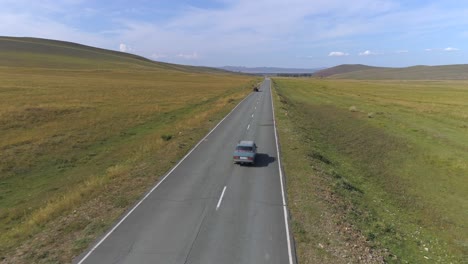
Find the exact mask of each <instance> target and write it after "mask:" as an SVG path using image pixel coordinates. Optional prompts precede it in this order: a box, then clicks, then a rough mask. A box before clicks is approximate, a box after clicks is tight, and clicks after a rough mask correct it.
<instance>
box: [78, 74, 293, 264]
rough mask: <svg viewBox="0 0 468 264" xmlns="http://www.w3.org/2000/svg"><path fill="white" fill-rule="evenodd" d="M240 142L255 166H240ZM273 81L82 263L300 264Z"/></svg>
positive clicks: (81, 258) (80, 260)
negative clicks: (246, 144)
mask: <svg viewBox="0 0 468 264" xmlns="http://www.w3.org/2000/svg"><path fill="white" fill-rule="evenodd" d="M240 140H255V142H256V144H257V145H258V153H259V154H258V156H257V158H258V159H257V162H256V165H254V166H240V165H238V164H233V162H232V153H233V150H234V147H235V145H236V144H237V142H238V141H240ZM277 153H278V152H277V140H276V135H275V124H274V120H273V110H272V102H271V91H270V80H269V79H266V80H265V81H264V82H263V83H262V85H261V87H260V92H257V93H252V94H251V95H249V96H248V97H247V98H246V99H245V100H244V101H242V102H241V103H240V104H239V105H238V106H237V107H236V108H235V109H234V110H233V111H232V112H231V113H230V114H229V115H228V116H227V117H226V118H225V119H224V120H223V121H222V122H220V123H219V124H218V126H217V127H216V128H215V129H214V130H212V131H211V132H210V134H208V135H207V137H205V138H204V139H203V140H202V141H200V143H199V144H198V145H197V146H196V147H195V148H194V149H193V150H192V151H191V152H190V153H189V154H188V155H187V156H186V157H185V158H184V159H183V160H182V161H181V162H180V163H179V164H178V165H176V166H175V167H174V168H173V170H171V171H170V172H169V173H168V174H167V175H166V177H165V178H163V180H162V181H160V182H159V183H158V185H156V186H155V187H154V188H153V189H152V190H151V191H150V192H149V193H148V194H147V195H146V196H145V198H143V200H142V201H140V203H138V204H137V205H136V206H135V207H134V208H133V209H131V210H130V211H129V213H128V214H126V215H125V216H124V217H123V218H122V219H121V220H120V221H119V222H118V223H116V224H115V225H114V227H113V228H112V229H111V230H110V231H108V233H107V234H106V235H105V236H104V237H103V238H101V239H99V240H98V241H96V242H95V244H94V245H93V247H92V248H90V249H89V250H88V251H87V252H85V253H83V254H82V255H81V256H79V257H78V258H77V259H75V261H74V262H75V263H80V264H81V263H99V264H103V263H139V264H144V263H161V264H171V263H177V264H179V263H187V264H210V263H246V264H247V263H249V264H251V263H278V264H284V263H290V264H292V263H295V262H296V260H295V256H294V248H293V245H292V243H291V239H290V237H289V236H290V232H289V228H288V222H287V221H288V218H287V210H286V204H285V198H284V193H283V176H282V174H281V173H280V170H279V166H278V165H279V161H280V160H278V154H277Z"/></svg>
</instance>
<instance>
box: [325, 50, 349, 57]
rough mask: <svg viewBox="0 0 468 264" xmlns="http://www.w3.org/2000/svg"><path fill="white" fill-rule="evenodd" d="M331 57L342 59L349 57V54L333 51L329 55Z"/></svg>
mask: <svg viewBox="0 0 468 264" xmlns="http://www.w3.org/2000/svg"><path fill="white" fill-rule="evenodd" d="M328 56H330V57H342V56H349V53H346V52H342V51H332V52H330V53H329V54H328Z"/></svg>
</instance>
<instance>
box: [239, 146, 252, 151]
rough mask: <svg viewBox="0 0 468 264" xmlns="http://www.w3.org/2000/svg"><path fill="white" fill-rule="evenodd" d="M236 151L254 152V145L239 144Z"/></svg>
mask: <svg viewBox="0 0 468 264" xmlns="http://www.w3.org/2000/svg"><path fill="white" fill-rule="evenodd" d="M236 151H239V152H252V151H253V150H252V147H246V146H237V147H236Z"/></svg>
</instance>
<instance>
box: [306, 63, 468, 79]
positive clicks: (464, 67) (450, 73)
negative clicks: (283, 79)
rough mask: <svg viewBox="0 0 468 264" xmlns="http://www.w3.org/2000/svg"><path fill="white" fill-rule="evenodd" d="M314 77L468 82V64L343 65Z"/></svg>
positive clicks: (318, 72)
mask: <svg viewBox="0 0 468 264" xmlns="http://www.w3.org/2000/svg"><path fill="white" fill-rule="evenodd" d="M313 76H314V77H320V78H333V79H358V80H468V64H456V65H440V66H424V65H417V66H411V67H404V68H390V67H374V66H367V65H362V64H343V65H338V66H335V67H331V68H328V69H324V70H320V71H317V72H315V73H314V74H313Z"/></svg>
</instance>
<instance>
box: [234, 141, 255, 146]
mask: <svg viewBox="0 0 468 264" xmlns="http://www.w3.org/2000/svg"><path fill="white" fill-rule="evenodd" d="M253 145H255V142H253V141H251V140H241V141H239V144H237V146H249V147H251V146H253Z"/></svg>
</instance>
